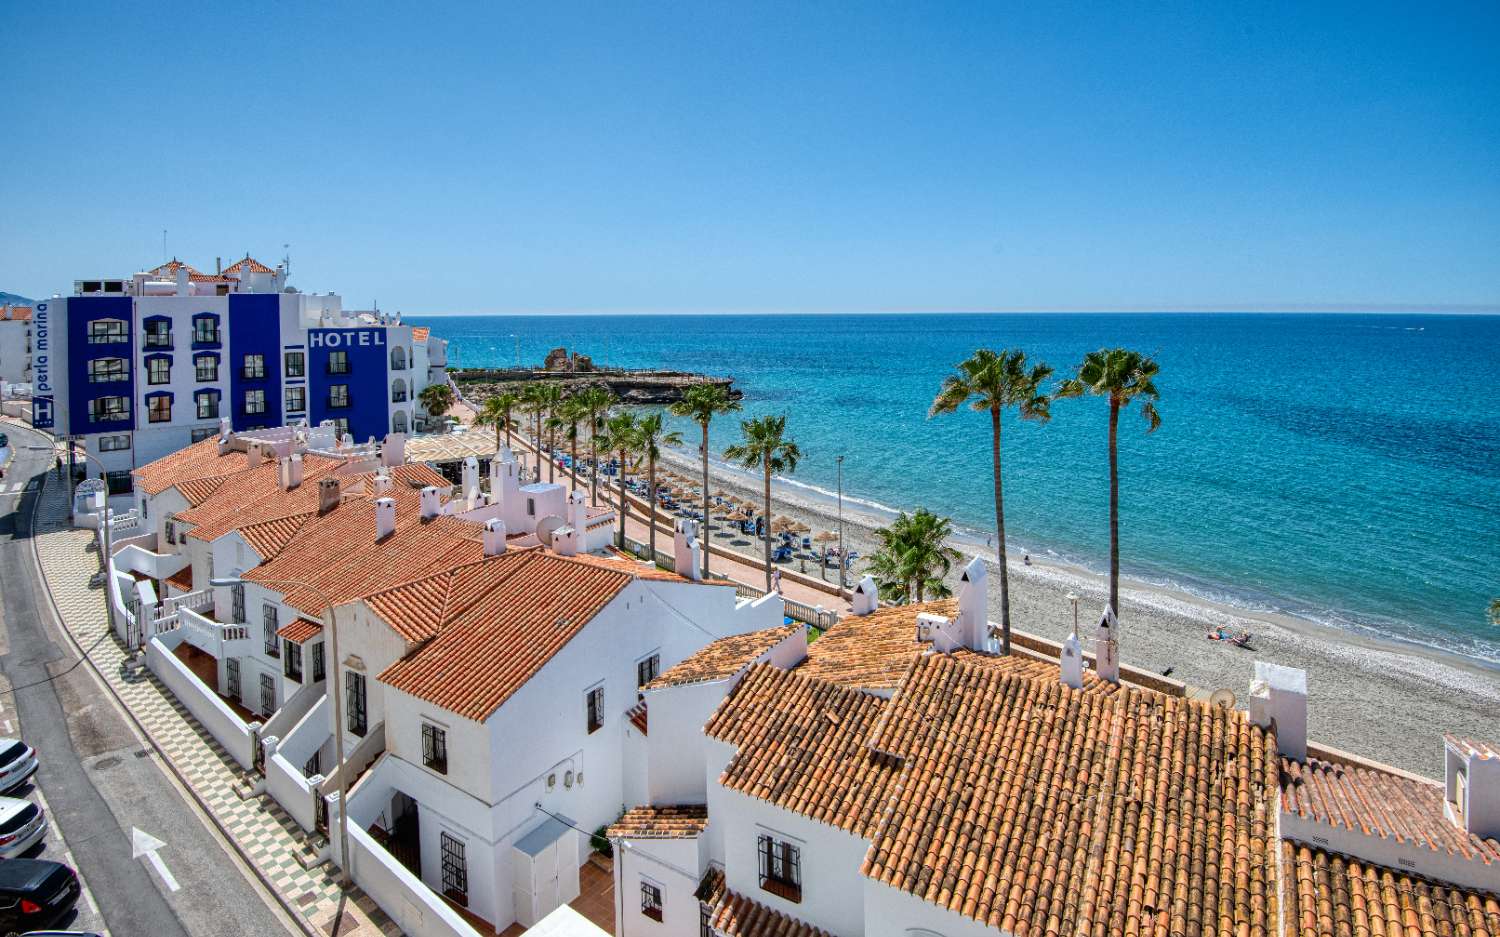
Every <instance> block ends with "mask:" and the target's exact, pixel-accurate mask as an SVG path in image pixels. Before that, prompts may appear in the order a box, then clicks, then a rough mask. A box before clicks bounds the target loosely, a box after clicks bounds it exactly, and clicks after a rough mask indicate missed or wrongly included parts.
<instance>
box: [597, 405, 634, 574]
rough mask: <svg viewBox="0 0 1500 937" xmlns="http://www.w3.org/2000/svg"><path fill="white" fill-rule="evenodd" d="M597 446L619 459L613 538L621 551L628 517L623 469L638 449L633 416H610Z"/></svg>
mask: <svg viewBox="0 0 1500 937" xmlns="http://www.w3.org/2000/svg"><path fill="white" fill-rule="evenodd" d="M599 445H600V446H603V447H604V449H605V450H606V451H610V452H614V453H615V454H616V455H618V456H619V459H620V477H619V478H617V479H615V481H616V483H617V484H618V485H619V487H620V532H619V535H618V536H617V537H616V538H615V545H616V546H618V547H619V548H620V549H622V550H623V549H625V521H626V519H627V518H628V517H629V513H628V512H629V502H627V501H626V500H625V467H626V466H627V465H628V464H629V459H630V455H631V453H633V452H636V451H638V450H639V448H640V428H639V427H638V426H637V425H636V419H635V414H634V413H631V412H630V411H629V410H623V411H621V412H619V413H616V414H614V415H613V416H611V417H610V418H609V419H608V420H607V421H606V422H605V424H604V431H603V433H601V434H600V436H599Z"/></svg>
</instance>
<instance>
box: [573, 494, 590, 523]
mask: <svg viewBox="0 0 1500 937" xmlns="http://www.w3.org/2000/svg"><path fill="white" fill-rule="evenodd" d="M588 520H589V507H588V504H587V503H586V502H585V501H584V497H583V492H581V491H579V490H578V489H577V488H574V489H573V490H572V491H570V492H568V524H569V525H571V526H572V528H573V529H574V530H583V529H584V528H585V527H587V526H588Z"/></svg>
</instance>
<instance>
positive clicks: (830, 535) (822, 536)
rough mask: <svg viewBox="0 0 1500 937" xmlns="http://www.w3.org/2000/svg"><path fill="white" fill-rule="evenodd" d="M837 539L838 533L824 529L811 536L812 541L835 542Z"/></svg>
mask: <svg viewBox="0 0 1500 937" xmlns="http://www.w3.org/2000/svg"><path fill="white" fill-rule="evenodd" d="M838 539H839V535H838V534H836V533H834V532H833V531H831V530H825V531H822V532H821V533H819V534H818V535H817V536H815V537H813V543H835V542H837V541H838Z"/></svg>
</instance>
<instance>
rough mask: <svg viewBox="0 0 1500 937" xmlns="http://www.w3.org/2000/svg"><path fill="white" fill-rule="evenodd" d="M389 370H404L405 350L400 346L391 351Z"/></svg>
mask: <svg viewBox="0 0 1500 937" xmlns="http://www.w3.org/2000/svg"><path fill="white" fill-rule="evenodd" d="M391 370H393V371H405V370H406V349H405V348H402V347H401V346H400V345H397V346H395V347H394V348H392V349H391Z"/></svg>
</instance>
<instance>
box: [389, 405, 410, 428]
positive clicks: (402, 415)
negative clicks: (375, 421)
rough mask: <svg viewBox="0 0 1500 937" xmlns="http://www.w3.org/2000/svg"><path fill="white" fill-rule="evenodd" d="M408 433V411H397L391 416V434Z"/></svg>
mask: <svg viewBox="0 0 1500 937" xmlns="http://www.w3.org/2000/svg"><path fill="white" fill-rule="evenodd" d="M406 431H407V430H406V411H405V410H397V411H396V412H395V413H393V414H391V432H393V433H404V432H406Z"/></svg>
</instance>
